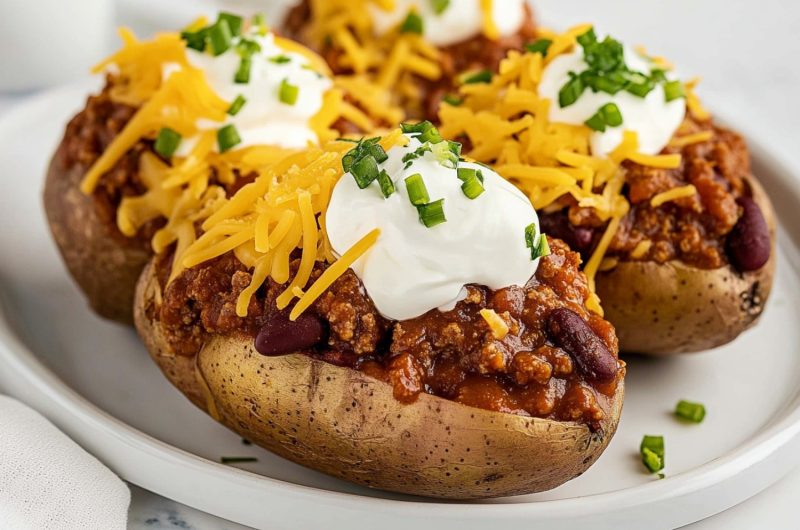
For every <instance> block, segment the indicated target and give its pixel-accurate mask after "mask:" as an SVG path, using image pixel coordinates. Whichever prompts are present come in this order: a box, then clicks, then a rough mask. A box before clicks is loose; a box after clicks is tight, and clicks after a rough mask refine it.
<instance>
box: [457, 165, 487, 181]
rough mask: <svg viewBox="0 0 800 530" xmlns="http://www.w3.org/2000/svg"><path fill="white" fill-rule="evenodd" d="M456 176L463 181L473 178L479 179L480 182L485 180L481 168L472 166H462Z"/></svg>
mask: <svg viewBox="0 0 800 530" xmlns="http://www.w3.org/2000/svg"><path fill="white" fill-rule="evenodd" d="M456 176H457V177H458V180H460V181H462V182H466V181H468V180H472V179H478V180H479V181H480V182H483V175H481V172H480V170H479V169H472V168H471V167H460V168H458V171H456Z"/></svg>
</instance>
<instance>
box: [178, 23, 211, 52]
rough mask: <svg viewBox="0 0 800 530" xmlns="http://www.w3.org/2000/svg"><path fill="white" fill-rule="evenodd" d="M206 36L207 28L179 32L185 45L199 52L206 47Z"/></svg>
mask: <svg viewBox="0 0 800 530" xmlns="http://www.w3.org/2000/svg"><path fill="white" fill-rule="evenodd" d="M206 37H208V28H203V29H199V30H197V31H182V32H181V39H183V40H184V41H186V47H187V48H191V49H193V50H196V51H199V52H202V51H205V49H206Z"/></svg>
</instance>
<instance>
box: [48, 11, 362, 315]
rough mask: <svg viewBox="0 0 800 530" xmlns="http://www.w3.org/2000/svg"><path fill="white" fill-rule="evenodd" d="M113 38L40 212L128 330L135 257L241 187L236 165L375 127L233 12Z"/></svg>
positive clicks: (292, 50)
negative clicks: (141, 36) (225, 34)
mask: <svg viewBox="0 0 800 530" xmlns="http://www.w3.org/2000/svg"><path fill="white" fill-rule="evenodd" d="M221 25H225V26H226V27H228V28H229V31H232V30H230V28H231V27H233V28H234V29H235V31H232V33H233V36H232V37H230V38H229V39H228V41H227V43H226V44H215V46H217V45H219V46H223V48H224V49H222V48H220V49H219V50H217V49H213V50H212V49H211V48H212V43H211V40H210V37H209V36H208V35H209V34H210V33H211V32H212V30H213V29H214V28H219V27H221ZM121 36H122V38H123V41H124V46H123V48H122V49H121V50H120V51H119V52H117V53H116V54H114V55H112V56H111V57H109V58H108V59H106V60H105V61H104V62H103V63H101V64H100V65H99V66H98V67H97V68H96V72H101V71H106V70H107V71H108V72H109V73H108V74H107V81H106V86H105V87H104V88H103V90H102V91H101V92H100V93H98V94H96V95H92V96H90V97H89V98H88V101H87V104H86V106H85V108H84V109H83V110H81V111H80V112H79V113H78V114H77V115H76V116H75V117H74V118H73V119H72V120H71V121H70V122H69V124H68V125H67V127H66V131H65V133H64V136H63V139H62V140H61V143H60V145H59V146H58V148H57V151H56V153H55V155H54V157H53V159H52V161H51V163H50V166H49V169H48V172H47V177H46V180H45V187H44V206H45V211H46V214H47V218H48V222H49V225H50V229H51V232H52V234H53V237H54V239H55V242H56V244H57V245H58V248H59V250H60V251H61V255H62V257H63V259H64V262H65V264H66V266H67V269H68V270H69V272H70V274H71V275H72V277H73V278H74V279H75V281H76V283H77V284H78V286H79V287H80V289H81V290H82V291H83V292H84V294H85V295H86V298H87V299H88V302H89V304H90V306H91V307H92V309H94V311H96V312H97V313H98V314H99V315H100V316H103V317H105V318H109V319H111V320H115V321H118V322H122V323H126V324H132V323H133V317H132V307H133V296H134V289H135V285H136V280H137V279H138V277H139V275H140V274H141V271H142V268H143V267H144V265H145V263H146V262H147V260H148V259H149V258H150V256H152V255H153V252H154V251H160V250H162V249H163V248H165V247H167V246H169V245H171V244H173V243H174V242H175V241H176V240H177V239H179V232H180V231H181V230H182V231H183V233H184V234H188V233H189V231H188V230H187V229H186V228H185V225H186V223H191V218H192V216H193V215H195V214H196V213H197V212H198V211H200V210H202V209H203V208H205V207H210V204H211V203H212V202H213V201H214V200H216V199H218V198H219V197H220V196H224V195H225V194H226V193H230V192H232V191H235V190H236V189H238V187H240V186H241V185H242V183H245V182H248V179H252V174H251V169H252V168H251V167H250V166H247V164H242V163H238V160H239V159H242V158H248V157H249V159H253V160H255V162H254V163H257V164H261V163H264V162H265V161H268V160H272V159H275V158H279V157H281V156H284V155H285V154H286V153H288V152H290V151H291V150H293V149H298V148H302V147H304V146H305V145H306V143H307V142H308V141H327V140H329V139H332V138H335V137H337V136H339V135H340V134H342V133H345V132H358V131H361V132H364V131H368V130H372V129H373V128H374V127H375V126H376V122H374V121H373V120H372V119H371V118H370V117H369V116H368V114H367V113H365V112H363V111H361V110H359V109H356V108H355V107H352V106H347V104H344V103H343V99H344V96H345V95H344V93H343V92H342V91H341V90H340V89H339V88H336V87H333V85H332V82H331V81H330V78H329V74H330V72H329V70H328V68H327V66H326V65H325V63H324V61H323V60H322V59H321V58H320V57H319V56H317V55H315V54H313V53H312V52H310V51H309V50H308V49H306V48H304V47H302V46H301V45H299V44H297V43H294V42H291V41H288V40H286V39H283V38H280V37H276V36H274V35H273V34H271V33H268V32H266V30H264V29H263V28H261V27H260V26H259V25H258V24H251V23H250V22H249V21H246V20H244V19H243V18H241V17H238V16H235V15H232V14H229V13H223V14H221V15H220V17H219V18H218V20H217V21H216V22H215V23H214V24H207V23H206V21H204V20H199V21H198V22H195V23H194V24H193V25H192V26H190V27H189V28H187V29H186V30H185V31H183V32H182V33H181V34H180V35H179V34H178V33H166V34H161V35H158V36H157V37H155V38H154V39H152V40H150V41H143V42H142V41H138V40H137V39H136V37H134V36H133V35H132V34H131V33H130V32H129V31H127V30H121ZM215 42H216V41H215ZM245 56H246V59H247V60H248V61H250V62H249V63H247V65H248V67H247V68H246V69H245V67H244V66H243V65H244V64H245V63H244V58H245ZM276 58H278V59H276ZM240 60H241V61H242V62H241V63H240ZM234 76H244V77H247V82H245V80H244V77H242V79H239V78H238V77H237V79H236V80H235V79H234ZM282 78H283V81H281V79H282ZM284 82H285V86H284V85H280V84H281V83H284ZM273 85H275V86H273ZM278 85H280V86H278ZM281 87H283V89H284V92H283V93H282V95H281V94H277V93H278V92H279V91H280V89H281ZM273 92H275V93H276V95H273ZM281 97H282V98H283V99H280V98H281ZM343 106H346V107H347V108H346V109H343V108H342V107H343ZM348 111H349V118H344V117H343V116H342V112H348ZM198 120H199V121H198ZM198 123H200V124H201V125H202V124H203V123H205V125H202V126H198ZM208 124H215V126H214V127H212V128H208V127H209V125H208ZM234 160H236V161H237V163H238V165H237V166H236V170H235V171H234V170H232V169H231V167H232V161H234ZM197 164H200V165H202V166H203V167H202V168H201V167H198V165H197ZM145 166H146V167H145ZM174 209H178V210H180V212H179V213H180V214H179V215H172V214H173V210H174ZM168 217H169V218H170V219H171V223H167V222H166V219H167V218H168ZM181 225H183V226H184V228H183V229H182V228H181Z"/></svg>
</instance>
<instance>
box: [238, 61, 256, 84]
mask: <svg viewBox="0 0 800 530" xmlns="http://www.w3.org/2000/svg"><path fill="white" fill-rule="evenodd" d="M252 66H253V60H252V59H251V58H250V57H242V60H241V62H239V68H238V69H237V70H236V74H235V75H234V76H233V82H234V83H237V84H239V85H244V84H247V83H249V82H250V68H252Z"/></svg>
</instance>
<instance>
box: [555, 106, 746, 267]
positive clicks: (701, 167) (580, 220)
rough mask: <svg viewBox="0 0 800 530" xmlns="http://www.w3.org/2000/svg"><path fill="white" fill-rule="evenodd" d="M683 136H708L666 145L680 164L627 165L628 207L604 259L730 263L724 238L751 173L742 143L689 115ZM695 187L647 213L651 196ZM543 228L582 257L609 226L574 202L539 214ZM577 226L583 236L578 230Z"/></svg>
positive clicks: (699, 264)
mask: <svg viewBox="0 0 800 530" xmlns="http://www.w3.org/2000/svg"><path fill="white" fill-rule="evenodd" d="M683 129H684V131H685V133H686V134H688V133H695V132H700V131H711V132H712V133H713V136H712V138H711V139H710V140H708V141H705V142H700V143H696V144H691V145H688V146H685V147H683V148H674V147H667V148H665V149H664V151H663V153H665V154H668V153H680V154H681V155H682V163H681V167H679V168H677V169H656V168H651V167H644V166H641V165H638V164H634V163H631V162H625V163H624V165H623V171H625V182H626V187H625V190H624V191H625V193H626V195H627V197H628V200H629V201H630V203H631V210H630V212H629V213H628V215H627V216H626V217H625V218H624V219H623V220H622V223H621V225H620V228H619V230H618V231H617V233H616V235H615V236H614V238H613V240H612V241H611V245H610V246H609V249H608V252H607V254H606V255H607V256H615V257H618V258H620V259H623V260H633V259H638V260H642V261H655V262H657V263H664V262H667V261H670V260H680V261H683V262H684V263H686V264H688V265H691V266H694V267H697V268H701V269H716V268H719V267H723V266H725V265H727V264H728V263H729V260H728V256H727V255H726V253H725V238H726V236H727V234H728V233H730V231H731V230H732V229H733V227H734V225H735V224H736V222H737V220H738V219H739V215H740V210H739V206H738V205H737V204H736V199H737V198H739V197H742V196H743V195H747V193H748V191H749V190H748V189H747V187H746V184H745V180H744V179H745V178H746V177H747V176H748V175H749V174H750V159H749V154H748V151H747V146H746V144H745V142H744V140H743V139H742V137H741V136H739V135H738V134H736V133H734V132H732V131H729V130H727V129H724V128H721V127H718V126H716V125H714V124H713V123H712V122H710V121H697V120H694V119H692V118H687V120H686V122H685V123H684V125H683ZM687 184H693V185H694V186H695V187H696V188H697V194H696V195H695V196H693V197H686V198H682V199H678V200H675V201H671V202H668V203H666V204H663V205H661V206H659V207H658V208H652V207H651V206H650V199H652V198H653V197H654V196H655V195H657V194H659V193H661V192H664V191H667V190H670V189H672V188H675V187H678V186H685V185H687ZM542 217H543V219H542V224H543V230H544V231H545V232H548V230H549V233H551V234H553V235H556V236H559V237H562V238H563V239H565V240H566V241H567V242H569V243H570V244H571V245H572V246H573V248H575V249H576V250H580V251H581V253H582V254H583V255H584V258H586V257H588V256H589V255H590V254H591V251H592V250H593V248H594V246H595V245H596V244H597V242H598V240H599V239H600V236H601V235H602V233H603V231H604V230H605V226H606V222H603V221H600V220H598V219H597V217H596V216H595V215H594V212H593V210H591V209H588V208H580V207H578V206H577V204H572V205H571V206H570V207H568V208H566V209H564V210H562V211H557V212H549V213H548V214H545V215H543V216H542ZM576 229H578V230H580V231H581V232H579V233H576ZM646 240H649V241H651V242H652V244H651V246H650V248H649V250H648V251H647V252H645V253H644V254H643V255H641V256H638V257H637V258H633V257H631V252H632V251H633V250H634V249H635V248H636V246H637V245H638V244H639V243H640V242H642V241H646Z"/></svg>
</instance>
